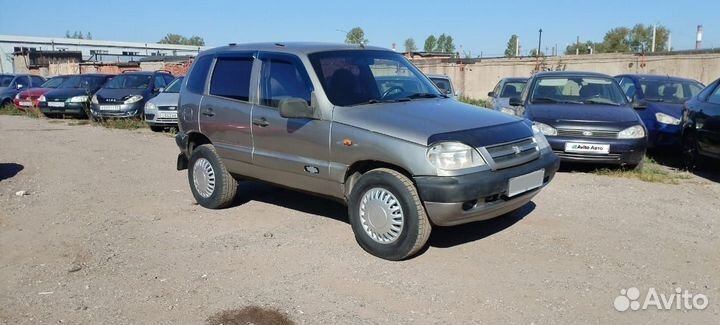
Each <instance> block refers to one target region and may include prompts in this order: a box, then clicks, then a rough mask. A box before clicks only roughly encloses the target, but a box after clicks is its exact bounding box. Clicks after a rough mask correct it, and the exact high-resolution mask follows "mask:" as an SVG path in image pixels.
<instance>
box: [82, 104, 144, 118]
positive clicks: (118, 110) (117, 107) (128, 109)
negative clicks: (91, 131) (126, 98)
mask: <svg viewBox="0 0 720 325" xmlns="http://www.w3.org/2000/svg"><path fill="white" fill-rule="evenodd" d="M107 107H112V109H107ZM144 107H145V102H143V101H140V102H136V103H132V104H110V103H103V104H94V103H93V104H91V105H90V111H91V112H92V115H93V117H117V118H122V117H138V116H141V115H142V114H143V108H144Z"/></svg>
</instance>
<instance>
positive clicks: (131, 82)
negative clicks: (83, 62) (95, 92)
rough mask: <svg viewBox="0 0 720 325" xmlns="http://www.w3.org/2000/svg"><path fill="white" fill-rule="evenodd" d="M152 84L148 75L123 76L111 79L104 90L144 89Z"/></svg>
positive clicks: (150, 76)
mask: <svg viewBox="0 0 720 325" xmlns="http://www.w3.org/2000/svg"><path fill="white" fill-rule="evenodd" d="M151 83H152V75H149V74H147V75H146V74H123V75H119V76H117V77H115V78H112V80H110V81H109V82H108V83H107V84H106V85H105V87H104V88H107V89H145V88H148V87H149V86H150V84H151Z"/></svg>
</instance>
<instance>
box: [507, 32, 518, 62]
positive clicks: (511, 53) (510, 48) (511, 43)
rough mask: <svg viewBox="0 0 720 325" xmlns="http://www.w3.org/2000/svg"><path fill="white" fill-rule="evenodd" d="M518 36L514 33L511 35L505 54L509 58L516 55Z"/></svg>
mask: <svg viewBox="0 0 720 325" xmlns="http://www.w3.org/2000/svg"><path fill="white" fill-rule="evenodd" d="M517 40H518V36H517V35H515V34H512V36H510V39H509V40H508V43H507V47H506V48H505V56H506V57H508V58H512V57H515V53H516V52H515V47H516V46H518V44H517Z"/></svg>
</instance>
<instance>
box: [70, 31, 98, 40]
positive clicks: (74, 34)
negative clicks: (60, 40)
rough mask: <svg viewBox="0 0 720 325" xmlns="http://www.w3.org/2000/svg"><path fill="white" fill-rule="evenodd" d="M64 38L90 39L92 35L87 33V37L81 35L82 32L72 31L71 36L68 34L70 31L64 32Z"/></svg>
mask: <svg viewBox="0 0 720 325" xmlns="http://www.w3.org/2000/svg"><path fill="white" fill-rule="evenodd" d="M65 38H74V39H92V34H90V33H89V32H88V33H87V37H86V36H84V35H83V32H82V31H74V32H73V33H72V34H70V31H69V30H67V31H65Z"/></svg>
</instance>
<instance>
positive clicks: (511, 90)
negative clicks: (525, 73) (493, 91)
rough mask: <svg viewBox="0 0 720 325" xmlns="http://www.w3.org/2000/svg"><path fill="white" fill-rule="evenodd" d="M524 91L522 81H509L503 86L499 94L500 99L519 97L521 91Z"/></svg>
mask: <svg viewBox="0 0 720 325" xmlns="http://www.w3.org/2000/svg"><path fill="white" fill-rule="evenodd" d="M524 89H525V82H524V81H509V82H507V83H505V85H503V89H502V91H501V92H500V97H501V98H512V97H520V94H522V92H523V90H524Z"/></svg>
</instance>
